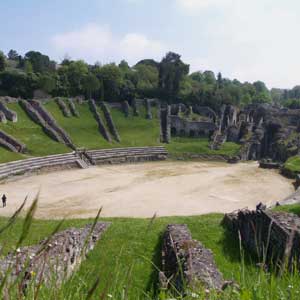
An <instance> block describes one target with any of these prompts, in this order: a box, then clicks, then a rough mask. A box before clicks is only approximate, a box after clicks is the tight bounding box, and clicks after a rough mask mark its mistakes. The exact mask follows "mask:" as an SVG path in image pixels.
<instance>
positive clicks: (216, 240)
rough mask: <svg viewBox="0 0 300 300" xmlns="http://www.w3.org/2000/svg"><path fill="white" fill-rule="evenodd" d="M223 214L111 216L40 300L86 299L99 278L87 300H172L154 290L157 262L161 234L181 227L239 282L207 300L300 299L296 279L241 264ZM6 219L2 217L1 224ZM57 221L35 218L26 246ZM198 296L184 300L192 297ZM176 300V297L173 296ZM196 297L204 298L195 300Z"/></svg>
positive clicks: (16, 229)
mask: <svg viewBox="0 0 300 300" xmlns="http://www.w3.org/2000/svg"><path fill="white" fill-rule="evenodd" d="M222 218H223V215H221V214H211V215H206V216H198V217H197V216H194V217H168V218H156V219H154V220H153V221H150V220H146V219H128V218H114V219H104V221H110V222H112V225H111V226H110V228H109V229H108V231H107V232H106V233H105V234H104V236H103V238H102V239H101V240H100V241H99V242H98V244H97V246H96V247H95V249H94V250H93V251H92V252H90V254H89V255H88V258H87V260H86V261H85V262H84V263H82V265H81V267H80V269H79V270H78V272H77V273H75V274H74V276H73V277H72V278H71V279H70V280H69V281H68V282H66V283H65V284H64V285H63V287H62V288H61V289H57V288H51V289H49V288H43V289H42V293H41V297H40V298H39V299H64V300H65V299H72V300H77V299H87V298H86V296H87V294H88V291H89V290H90V288H91V287H92V285H93V284H94V282H95V280H96V279H97V278H99V279H100V283H99V286H98V287H97V289H96V291H95V292H94V297H92V298H91V299H170V298H171V296H170V295H169V296H168V295H165V294H164V293H162V292H160V291H159V290H158V287H157V280H158V269H159V268H160V263H161V247H162V245H161V242H162V233H163V232H164V229H165V227H166V225H167V224H170V223H184V224H187V225H188V226H189V228H190V230H191V232H192V235H193V238H194V239H197V240H199V241H201V242H202V243H203V244H204V245H205V246H206V247H208V248H210V249H211V250H212V251H213V253H214V257H215V260H216V263H217V265H218V267H219V269H220V270H221V272H222V273H223V274H224V277H225V278H226V279H227V280H234V281H236V282H237V283H239V285H240V287H241V289H240V291H233V290H229V291H228V292H226V293H225V294H224V295H223V296H222V297H221V296H220V295H219V296H216V298H215V297H214V296H213V295H212V296H211V298H210V299H219V300H220V299H228V300H229V299H230V300H231V299H245V300H247V299H249V300H250V299H261V300H262V299H267V300H268V299H269V300H277V299H278V300H279V299H295V300H296V299H299V298H298V297H299V294H298V293H299V282H300V281H299V280H300V278H299V276H297V275H289V274H287V275H285V276H284V277H281V278H279V277H276V276H275V275H272V274H268V273H265V272H262V270H260V269H258V268H256V267H255V266H254V263H252V262H251V259H250V258H249V257H246V259H244V260H241V252H240V250H239V242H238V239H237V237H234V236H232V235H231V234H229V233H228V232H227V231H226V230H224V228H223V227H222V226H220V222H221V220H222ZM6 221H7V219H5V218H0V226H1V227H2V226H3V225H4V224H5V223H6ZM91 222H92V220H66V221H65V222H64V224H63V226H62V228H61V229H65V228H69V227H81V226H83V225H85V224H86V223H91ZM57 223H58V221H45V220H35V221H33V223H32V227H31V229H30V235H29V236H28V238H27V239H26V241H25V243H24V244H26V245H30V244H34V243H37V242H38V241H39V240H40V239H42V238H43V237H45V236H47V235H49V234H50V233H51V232H52V230H53V229H54V228H55V226H56V225H57ZM21 231H22V220H18V221H17V222H16V224H14V226H13V227H11V228H10V229H9V230H8V231H6V232H4V233H3V234H2V235H1V236H0V242H1V245H3V251H4V252H3V253H7V251H9V250H11V249H13V247H14V245H15V243H16V242H17V240H18V237H19V235H20V234H21ZM196 296H197V294H196V295H195V294H193V295H192V296H187V297H185V299H195V298H197V297H196ZM172 298H174V297H172ZM198 299H204V298H203V297H199V296H198Z"/></svg>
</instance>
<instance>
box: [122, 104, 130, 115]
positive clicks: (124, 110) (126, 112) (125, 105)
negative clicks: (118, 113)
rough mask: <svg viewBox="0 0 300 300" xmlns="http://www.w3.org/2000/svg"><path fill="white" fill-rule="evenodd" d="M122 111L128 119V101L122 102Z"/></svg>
mask: <svg viewBox="0 0 300 300" xmlns="http://www.w3.org/2000/svg"><path fill="white" fill-rule="evenodd" d="M122 110H123V112H124V115H125V117H126V118H128V117H129V113H130V106H129V104H128V102H127V101H123V102H122Z"/></svg>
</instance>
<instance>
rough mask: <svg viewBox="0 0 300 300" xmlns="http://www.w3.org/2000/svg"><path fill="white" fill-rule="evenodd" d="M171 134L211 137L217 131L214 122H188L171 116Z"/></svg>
mask: <svg viewBox="0 0 300 300" xmlns="http://www.w3.org/2000/svg"><path fill="white" fill-rule="evenodd" d="M170 120H171V133H172V135H174V136H189V137H201V136H207V137H209V136H211V135H212V134H213V133H214V131H215V130H216V129H217V127H216V124H215V123H213V122H201V121H188V120H185V119H183V118H181V117H179V116H173V115H172V116H170Z"/></svg>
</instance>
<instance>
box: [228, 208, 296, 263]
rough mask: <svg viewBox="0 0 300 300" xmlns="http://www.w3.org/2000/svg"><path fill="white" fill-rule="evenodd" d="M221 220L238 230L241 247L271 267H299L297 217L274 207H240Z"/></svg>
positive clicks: (232, 229)
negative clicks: (259, 208)
mask: <svg viewBox="0 0 300 300" xmlns="http://www.w3.org/2000/svg"><path fill="white" fill-rule="evenodd" d="M223 224H224V225H226V226H227V227H228V228H229V229H230V230H231V231H233V232H235V233H237V232H239V233H240V236H241V241H242V243H243V245H244V247H245V248H246V249H247V250H248V251H250V252H251V253H252V254H254V255H255V256H257V257H258V259H259V261H260V262H263V263H266V264H268V265H270V266H272V267H275V268H281V267H282V268H286V267H287V266H288V267H290V268H292V267H294V266H298V267H299V256H300V247H299V245H300V244H299V237H300V218H299V217H298V216H296V215H294V214H289V213H285V212H274V211H263V210H257V211H249V210H242V211H239V212H237V213H232V214H227V215H225V217H224V220H223Z"/></svg>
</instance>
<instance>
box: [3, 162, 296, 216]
mask: <svg viewBox="0 0 300 300" xmlns="http://www.w3.org/2000/svg"><path fill="white" fill-rule="evenodd" d="M39 189H40V190H41V193H40V199H39V208H38V211H37V214H36V216H37V217H39V218H63V217H67V218H75V217H76V218H87V217H94V216H95V215H96V213H97V210H98V209H99V207H101V206H103V213H102V216H105V217H121V216H123V217H151V216H153V214H154V213H157V214H158V215H159V216H174V215H198V214H206V213H211V212H230V211H232V210H235V209H239V208H244V207H249V208H254V207H255V205H256V204H257V203H258V202H260V201H261V202H264V203H266V204H268V205H270V204H272V203H275V202H276V201H279V200H281V199H283V198H285V197H286V196H288V195H289V194H290V193H292V192H293V187H292V185H291V181H289V180H287V179H285V178H284V177H282V176H280V175H279V174H278V173H277V172H276V171H272V170H271V171H270V170H263V169H259V168H258V167H257V164H256V163H241V164H236V165H228V164H225V163H211V162H207V163H204V162H157V163H143V164H136V165H118V166H102V167H93V168H89V169H85V170H69V171H62V172H56V173H50V174H44V175H37V176H31V177H27V178H21V179H19V180H17V181H14V182H8V183H5V184H2V185H0V194H1V195H2V194H3V193H6V195H7V196H8V203H7V207H6V208H4V209H2V208H0V215H1V216H10V215H12V213H13V212H14V211H15V210H16V209H17V207H18V206H19V205H20V204H21V202H22V201H23V199H24V198H25V196H26V195H29V200H30V201H31V200H32V199H33V198H34V196H35V194H36V193H37V192H38V190H39ZM30 201H29V203H30ZM29 203H28V204H29ZM27 207H28V205H27Z"/></svg>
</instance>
